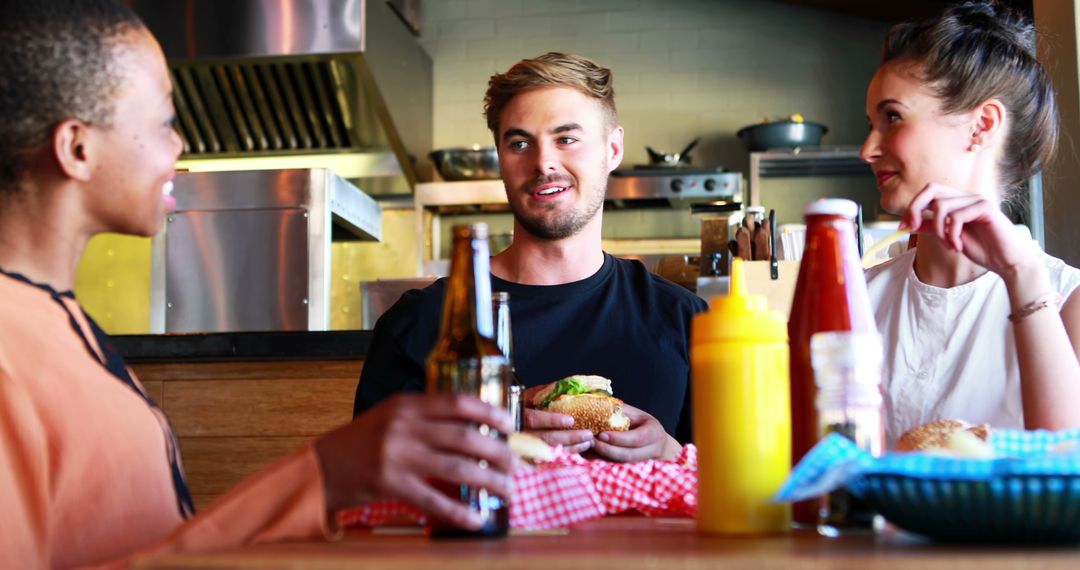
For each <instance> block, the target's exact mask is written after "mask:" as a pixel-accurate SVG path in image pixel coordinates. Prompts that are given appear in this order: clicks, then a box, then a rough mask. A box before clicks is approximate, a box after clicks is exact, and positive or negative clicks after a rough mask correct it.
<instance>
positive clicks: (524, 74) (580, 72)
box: [484, 51, 618, 143]
mask: <svg viewBox="0 0 1080 570" xmlns="http://www.w3.org/2000/svg"><path fill="white" fill-rule="evenodd" d="M541 87H570V88H573V89H577V90H578V91H580V92H582V93H583V94H585V95H586V96H589V97H592V98H593V99H596V100H598V101H599V102H600V105H601V106H602V107H603V108H604V111H605V115H606V116H605V117H604V119H605V124H606V125H607V127H608V128H609V129H610V128H614V127H615V125H616V124H617V123H618V119H617V117H616V115H615V88H614V87H613V86H612V78H611V70H610V69H608V68H606V67H601V66H599V65H597V64H596V63H595V62H593V61H592V60H589V59H586V58H584V57H581V56H579V55H572V54H565V53H559V52H554V51H553V52H548V53H545V54H544V55H541V56H539V57H537V58H534V59H523V60H521V61H519V62H517V63H516V64H514V66H513V67H511V68H510V69H508V70H507V71H506V73H496V74H495V75H492V76H491V79H489V80H488V89H487V93H486V94H485V95H484V116H485V117H486V118H487V125H488V128H489V129H491V133H492V134H493V135H494V136H495V140H496V143H498V139H499V116H500V115H502V111H503V108H505V107H506V105H507V103H509V102H510V100H511V99H513V98H514V96H515V95H517V94H518V93H522V92H524V91H529V90H531V89H538V88H541Z"/></svg>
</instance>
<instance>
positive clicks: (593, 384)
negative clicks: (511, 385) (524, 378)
mask: <svg viewBox="0 0 1080 570" xmlns="http://www.w3.org/2000/svg"><path fill="white" fill-rule="evenodd" d="M622 405H623V402H622V400H620V399H618V398H616V397H614V396H613V395H612V392H611V380H608V379H607V378H604V377H603V376H585V375H578V376H569V377H567V378H563V379H562V380H559V381H558V382H554V383H551V384H548V385H547V386H545V387H544V388H543V389H541V390H539V391H537V392H536V394H534V395H533V397H532V401H531V402H530V407H533V408H536V409H538V410H543V411H545V412H555V413H557V414H566V415H568V416H570V417H572V418H574V426H573V427H574V428H575V429H587V430H590V431H592V432H593V433H594V434H598V433H600V432H604V431H626V430H628V429H630V418H628V417H626V416H624V415H623V411H622Z"/></svg>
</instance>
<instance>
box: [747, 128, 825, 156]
mask: <svg viewBox="0 0 1080 570" xmlns="http://www.w3.org/2000/svg"><path fill="white" fill-rule="evenodd" d="M827 132H829V129H828V128H827V127H826V126H825V125H822V124H820V123H808V122H801V123H798V122H795V121H777V122H774V123H761V124H758V125H750V126H748V127H743V128H741V129H739V132H738V133H736V134H737V135H738V137H739V138H740V139H742V140H743V142H744V143H746V146H747V148H749V149H750V150H751V151H756V150H768V149H770V148H796V147H800V146H818V145H820V144H821V137H822V135H824V134H825V133H827Z"/></svg>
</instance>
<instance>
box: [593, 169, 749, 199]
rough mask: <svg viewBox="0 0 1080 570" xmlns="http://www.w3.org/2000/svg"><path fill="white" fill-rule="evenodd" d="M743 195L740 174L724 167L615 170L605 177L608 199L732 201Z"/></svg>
mask: <svg viewBox="0 0 1080 570" xmlns="http://www.w3.org/2000/svg"><path fill="white" fill-rule="evenodd" d="M741 196H742V175H741V174H739V173H738V172H727V171H725V170H724V169H723V168H719V167H718V168H644V169H632V170H615V171H613V172H612V173H611V177H610V178H609V179H608V187H607V195H606V197H607V199H608V200H620V199H622V200H628V199H635V200H636V199H645V198H663V199H672V198H679V199H684V198H693V199H699V198H707V199H710V200H735V201H739V198H738V197H741Z"/></svg>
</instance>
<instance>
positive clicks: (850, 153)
mask: <svg viewBox="0 0 1080 570" xmlns="http://www.w3.org/2000/svg"><path fill="white" fill-rule="evenodd" d="M859 151H860V148H859V147H857V146H830V147H808V148H796V149H790V150H786V149H784V150H781V149H777V150H767V151H762V152H752V153H750V188H749V202H750V205H751V206H759V205H761V180H762V179H763V178H801V177H817V176H872V175H873V173H872V172H871V170H870V165H868V164H866V163H865V162H863V160H862V159H861V158H860V157H859Z"/></svg>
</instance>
